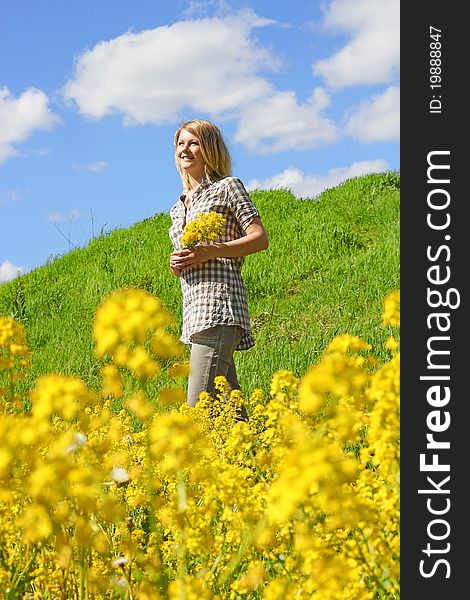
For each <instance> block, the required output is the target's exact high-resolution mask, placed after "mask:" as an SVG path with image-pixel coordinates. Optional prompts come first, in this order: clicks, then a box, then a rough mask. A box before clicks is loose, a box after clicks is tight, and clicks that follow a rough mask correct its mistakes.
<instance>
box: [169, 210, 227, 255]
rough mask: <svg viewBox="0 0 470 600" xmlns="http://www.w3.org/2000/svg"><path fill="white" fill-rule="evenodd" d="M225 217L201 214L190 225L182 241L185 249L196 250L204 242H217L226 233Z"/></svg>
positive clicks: (184, 232)
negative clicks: (195, 247)
mask: <svg viewBox="0 0 470 600" xmlns="http://www.w3.org/2000/svg"><path fill="white" fill-rule="evenodd" d="M224 227H225V217H224V216H223V215H220V214H219V213H217V212H214V211H212V212H209V213H206V214H204V213H202V212H200V213H199V214H198V216H197V219H196V220H195V221H191V223H188V224H187V225H186V226H185V228H184V230H183V235H182V236H181V238H180V240H181V243H182V244H183V248H194V246H196V245H197V244H202V243H203V242H216V241H217V240H218V238H219V235H221V234H222V233H223V231H224Z"/></svg>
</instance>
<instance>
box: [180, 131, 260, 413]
mask: <svg viewBox="0 0 470 600" xmlns="http://www.w3.org/2000/svg"><path fill="white" fill-rule="evenodd" d="M174 144H175V161H176V167H177V169H178V171H179V173H180V175H181V179H182V182H183V188H184V191H183V193H182V194H181V196H180V197H179V200H178V201H177V202H176V204H175V205H174V206H173V208H172V209H171V211H170V216H171V220H172V226H171V227H170V231H169V234H170V238H171V241H172V243H173V247H174V251H173V252H172V254H171V256H170V270H171V272H172V273H173V275H176V276H177V277H180V281H181V291H182V297H183V330H182V334H181V341H182V342H184V343H186V344H189V346H190V360H189V370H190V374H189V379H188V392H187V402H188V404H189V405H190V406H195V405H196V403H197V401H198V400H199V395H200V393H201V392H208V393H209V394H211V395H212V396H213V395H214V378H215V377H217V376H218V375H223V376H224V377H226V379H227V381H228V383H229V385H230V387H231V388H232V389H239V384H238V379H237V374H236V369H235V364H234V360H233V354H234V351H235V350H247V349H248V348H251V347H252V346H253V345H254V343H255V342H254V339H253V336H252V333H251V328H250V319H249V315H248V301H247V295H246V289H245V285H244V283H243V280H242V276H241V268H242V265H243V262H244V257H245V256H247V255H248V254H253V253H255V252H259V251H260V250H264V249H266V248H267V247H268V238H267V236H266V231H265V229H264V226H263V224H262V222H261V219H260V216H259V213H258V210H257V208H256V206H255V205H254V204H253V202H252V200H251V198H250V196H249V195H248V192H247V191H246V189H245V187H244V185H243V183H242V182H241V181H240V180H239V179H238V178H236V177H232V176H231V167H232V161H231V157H230V154H229V151H228V149H227V146H226V144H225V142H224V139H223V137H222V134H221V132H220V130H219V129H218V127H217V126H216V125H214V124H213V123H211V122H209V121H203V120H193V121H188V122H187V123H184V124H183V125H181V127H179V129H178V130H177V131H176V133H175V136H174ZM211 211H215V212H217V213H219V214H222V215H223V216H224V217H225V219H226V222H225V231H224V233H223V234H222V235H221V236H220V238H219V241H218V242H212V243H210V244H201V245H197V246H195V247H194V248H192V249H191V250H190V249H183V248H182V244H181V240H180V238H181V235H182V233H183V229H184V226H185V225H186V223H190V222H191V221H193V220H195V219H196V218H197V217H198V214H199V213H201V212H202V213H204V214H205V213H208V212H211Z"/></svg>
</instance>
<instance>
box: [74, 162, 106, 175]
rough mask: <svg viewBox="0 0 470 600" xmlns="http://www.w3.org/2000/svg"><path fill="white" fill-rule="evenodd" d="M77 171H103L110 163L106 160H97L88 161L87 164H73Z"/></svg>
mask: <svg viewBox="0 0 470 600" xmlns="http://www.w3.org/2000/svg"><path fill="white" fill-rule="evenodd" d="M72 167H73V169H74V170H75V171H86V172H87V173H102V172H103V171H104V170H105V169H107V168H108V163H107V162H106V161H105V160H97V161H96V162H92V163H88V164H86V165H77V164H73V165H72Z"/></svg>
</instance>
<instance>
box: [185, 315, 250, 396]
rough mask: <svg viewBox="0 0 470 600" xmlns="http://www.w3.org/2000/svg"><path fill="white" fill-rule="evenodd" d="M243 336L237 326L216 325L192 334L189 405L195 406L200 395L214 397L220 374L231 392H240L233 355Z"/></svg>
mask: <svg viewBox="0 0 470 600" xmlns="http://www.w3.org/2000/svg"><path fill="white" fill-rule="evenodd" d="M241 334H242V329H241V328H240V327H238V325H216V326H215V327H211V328H210V329H205V330H204V331H200V332H198V333H195V334H193V336H192V338H191V344H190V349H191V353H190V358H189V371H190V373H189V378H188V394H187V402H188V404H189V406H193V407H194V406H195V405H196V402H197V401H198V400H199V395H200V393H201V392H208V393H209V394H211V396H213V395H214V378H215V377H217V376H218V375H223V376H224V377H225V378H226V379H227V381H228V383H229V385H230V387H231V388H232V389H240V386H239V383H238V379H237V373H236V370H235V363H234V362H233V353H234V352H235V348H236V347H237V346H238V344H239V342H240V338H241Z"/></svg>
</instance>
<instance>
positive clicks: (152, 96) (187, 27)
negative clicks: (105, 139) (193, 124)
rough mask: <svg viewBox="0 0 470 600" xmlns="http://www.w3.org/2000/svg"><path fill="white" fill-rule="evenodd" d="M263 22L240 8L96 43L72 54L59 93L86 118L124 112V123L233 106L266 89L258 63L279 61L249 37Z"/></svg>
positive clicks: (262, 65) (156, 120) (162, 119)
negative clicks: (69, 73)
mask: <svg viewBox="0 0 470 600" xmlns="http://www.w3.org/2000/svg"><path fill="white" fill-rule="evenodd" d="M269 23H271V21H269V20H267V19H263V18H261V17H258V16H257V15H255V14H254V13H253V11H251V10H246V11H242V12H241V13H239V14H238V15H237V16H235V17H227V18H219V17H214V18H211V19H199V20H187V21H180V22H177V23H175V24H173V25H171V26H163V27H157V28H156V29H149V30H146V31H142V32H140V33H132V32H128V33H125V34H123V35H121V36H119V37H117V38H115V39H112V40H110V41H103V42H100V43H98V44H97V45H96V46H95V47H94V48H92V49H91V50H87V51H85V52H83V53H82V54H81V55H80V56H79V57H78V60H77V61H76V65H75V77H74V79H73V80H72V81H69V82H68V83H67V84H66V85H65V87H64V90H63V93H64V97H65V99H66V100H69V101H70V100H73V101H75V102H76V103H77V105H78V108H79V110H80V112H81V113H82V114H84V115H86V116H88V117H92V118H96V119H99V118H102V117H104V116H107V115H111V114H114V113H122V114H123V115H124V122H125V124H128V125H129V124H134V123H135V124H144V123H155V124H160V123H163V122H165V121H173V120H175V119H178V118H181V115H182V114H183V112H184V111H185V110H186V111H188V110H189V111H191V112H198V113H210V114H217V115H221V114H222V113H224V112H227V111H233V110H235V109H238V107H239V106H241V105H243V104H245V103H246V102H249V101H252V100H255V99H257V98H260V97H262V96H263V95H265V94H266V92H267V91H269V89H270V85H269V83H268V82H267V81H266V80H265V79H263V78H262V77H259V76H258V75H257V70H258V69H260V68H275V67H276V66H277V64H278V61H277V60H276V59H275V58H274V57H273V56H272V55H271V54H270V53H269V52H268V51H267V50H266V49H263V48H262V47H261V46H259V45H258V44H257V43H256V42H255V41H254V40H252V39H250V33H251V30H252V29H253V28H255V27H261V26H264V25H267V24H269Z"/></svg>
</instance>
